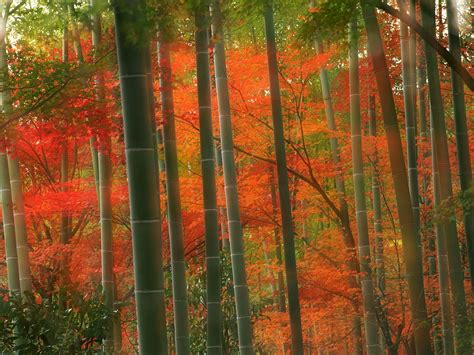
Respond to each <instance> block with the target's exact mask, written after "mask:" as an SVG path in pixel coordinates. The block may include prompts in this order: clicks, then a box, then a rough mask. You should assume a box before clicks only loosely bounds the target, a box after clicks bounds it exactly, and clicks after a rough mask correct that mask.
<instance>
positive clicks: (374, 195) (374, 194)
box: [369, 95, 385, 293]
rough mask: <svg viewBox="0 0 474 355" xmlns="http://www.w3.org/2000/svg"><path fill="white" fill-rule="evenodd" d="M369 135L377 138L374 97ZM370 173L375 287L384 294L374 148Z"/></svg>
mask: <svg viewBox="0 0 474 355" xmlns="http://www.w3.org/2000/svg"><path fill="white" fill-rule="evenodd" d="M369 134H370V135H371V136H372V137H376V136H377V118H376V115H375V96H374V95H370V96H369ZM373 167H374V168H373V171H372V206H373V210H374V231H375V274H376V280H377V287H378V288H379V289H380V291H382V293H383V292H385V260H384V256H383V254H384V252H383V250H384V241H383V229H382V204H381V201H380V186H379V179H380V176H379V174H378V171H377V167H378V154H377V149H376V147H375V152H374V155H373Z"/></svg>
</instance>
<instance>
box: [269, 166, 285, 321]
mask: <svg viewBox="0 0 474 355" xmlns="http://www.w3.org/2000/svg"><path fill="white" fill-rule="evenodd" d="M269 171H270V195H271V198H272V216H273V218H274V219H275V223H274V226H273V236H274V241H275V256H276V259H277V264H278V267H279V268H280V269H279V270H278V276H277V277H278V310H279V311H280V312H286V297H285V281H284V280H283V270H282V265H283V257H282V255H281V238H280V228H279V227H278V224H277V223H276V221H277V218H278V217H277V213H278V205H277V195H276V189H275V173H274V172H273V166H270V167H269Z"/></svg>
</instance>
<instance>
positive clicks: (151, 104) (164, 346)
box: [145, 44, 168, 353]
mask: <svg viewBox="0 0 474 355" xmlns="http://www.w3.org/2000/svg"><path fill="white" fill-rule="evenodd" d="M145 52H146V53H145V62H146V63H145V65H146V76H147V87H148V108H149V112H150V128H151V137H152V145H153V151H154V153H155V154H153V158H154V159H153V161H154V164H153V165H154V167H155V176H156V199H157V201H158V216H160V219H161V203H160V202H161V200H160V168H159V164H160V163H159V147H158V143H159V141H158V133H159V132H158V131H157V129H156V115H155V95H154V92H153V73H152V57H151V50H150V45H149V44H148V45H147V46H146V49H145ZM158 234H159V237H158V238H157V242H158V245H157V248H158V256H159V260H158V264H159V270H160V272H159V273H158V275H156V277H157V279H158V280H157V282H158V287H159V288H160V289H164V287H165V280H164V273H163V238H162V233H161V224H160V228H159V229H158ZM158 307H159V308H160V309H159V310H160V312H158V314H159V316H160V319H159V320H158V322H159V327H160V329H162V330H163V331H161V332H160V347H159V348H158V349H157V350H158V351H159V352H160V353H161V352H163V353H166V352H168V337H167V331H166V300H165V295H164V293H163V294H160V299H159V306H158Z"/></svg>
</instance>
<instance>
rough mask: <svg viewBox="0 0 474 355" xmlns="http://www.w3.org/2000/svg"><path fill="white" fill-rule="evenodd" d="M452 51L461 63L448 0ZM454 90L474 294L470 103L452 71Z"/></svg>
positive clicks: (454, 9)
mask: <svg viewBox="0 0 474 355" xmlns="http://www.w3.org/2000/svg"><path fill="white" fill-rule="evenodd" d="M446 10H447V20H448V39H449V51H450V52H451V53H452V54H453V56H454V57H455V58H456V59H457V60H458V61H461V43H460V40H459V22H458V13H457V4H456V0H446ZM451 83H452V87H453V108H454V123H455V126H456V147H457V153H458V167H459V180H460V185H461V192H462V193H463V194H464V196H463V197H464V199H465V200H466V201H467V202H468V203H467V204H466V207H465V208H464V230H465V233H466V244H467V257H468V261H469V273H470V276H471V293H472V294H473V295H474V204H473V203H472V201H474V195H473V193H472V191H471V187H472V170H471V155H470V149H469V137H468V130H467V122H466V103H465V100H464V82H463V81H462V79H461V77H460V76H459V75H458V74H457V73H456V72H455V71H454V70H452V69H451Z"/></svg>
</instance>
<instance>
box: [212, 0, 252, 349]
mask: <svg viewBox="0 0 474 355" xmlns="http://www.w3.org/2000/svg"><path fill="white" fill-rule="evenodd" d="M211 4H212V32H213V36H214V38H217V39H218V41H216V43H215V45H214V66H215V80H216V91H217V103H218V108H219V123H220V135H221V154H222V165H223V173H224V187H225V198H226V207H227V223H228V227H229V228H228V232H229V240H230V252H231V262H232V278H233V281H234V294H235V306H236V311H237V330H238V337H239V350H240V353H241V354H253V352H254V349H253V342H252V323H251V318H250V300H249V291H248V287H247V274H246V268H245V255H244V238H243V230H242V224H241V221H240V207H239V195H238V186H237V174H236V166H235V161H234V142H233V136H232V121H231V114H230V99H229V91H228V90H229V89H228V83H227V68H226V61H225V47H224V31H223V25H222V14H221V10H220V2H219V0H213V1H212V3H211Z"/></svg>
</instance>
